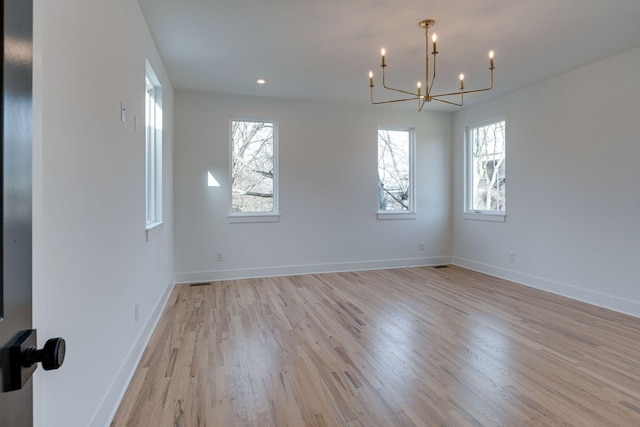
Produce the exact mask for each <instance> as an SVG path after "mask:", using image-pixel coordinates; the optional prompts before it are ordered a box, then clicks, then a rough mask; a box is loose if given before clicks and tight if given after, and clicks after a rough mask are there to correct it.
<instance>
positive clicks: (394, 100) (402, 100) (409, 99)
mask: <svg viewBox="0 0 640 427" xmlns="http://www.w3.org/2000/svg"><path fill="white" fill-rule="evenodd" d="M414 99H417V97H416V98H404V99H392V100H390V101H374V100H373V91H372V93H371V103H372V104H374V105H378V104H391V103H393V102H404V101H413V100H414Z"/></svg>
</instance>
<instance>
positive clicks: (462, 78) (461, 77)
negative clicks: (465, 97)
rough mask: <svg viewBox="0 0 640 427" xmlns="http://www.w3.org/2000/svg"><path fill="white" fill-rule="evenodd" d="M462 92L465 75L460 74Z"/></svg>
mask: <svg viewBox="0 0 640 427" xmlns="http://www.w3.org/2000/svg"><path fill="white" fill-rule="evenodd" d="M460 90H464V74H462V73H460Z"/></svg>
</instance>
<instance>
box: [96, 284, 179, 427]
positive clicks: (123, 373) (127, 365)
mask: <svg viewBox="0 0 640 427" xmlns="http://www.w3.org/2000/svg"><path fill="white" fill-rule="evenodd" d="M174 286H175V278H174V277H171V279H170V280H169V283H168V284H167V286H166V287H165V289H164V292H163V293H162V295H161V296H160V299H159V300H158V302H157V304H156V306H155V307H154V308H153V311H152V312H151V315H150V316H149V319H148V320H147V323H146V324H145V325H144V327H143V328H142V330H141V331H140V335H138V338H137V339H136V341H135V342H134V344H133V345H132V347H131V350H130V351H129V354H128V355H127V358H126V359H125V361H124V363H123V364H122V366H121V367H120V369H119V370H118V374H117V375H116V377H115V379H114V380H113V382H112V383H111V386H110V387H109V391H108V392H107V394H106V395H105V397H104V399H102V402H101V403H100V406H99V407H98V410H97V411H96V414H95V415H94V417H93V420H91V423H90V426H92V427H98V426H99V427H108V426H109V425H110V424H111V421H112V420H113V417H114V416H115V415H116V412H117V410H118V406H120V402H121V401H122V398H123V397H124V394H125V392H126V391H127V387H128V386H129V382H131V378H133V374H134V373H135V371H136V368H137V367H138V364H139V363H140V359H142V354H143V353H144V350H145V348H146V347H147V344H148V343H149V340H150V339H151V335H153V331H154V330H155V328H156V325H157V324H158V321H159V320H160V316H161V315H162V312H163V311H164V307H165V306H166V304H167V301H168V300H169V296H170V295H171V292H172V291H173V287H174Z"/></svg>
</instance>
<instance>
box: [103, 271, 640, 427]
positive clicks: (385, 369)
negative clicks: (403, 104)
mask: <svg viewBox="0 0 640 427" xmlns="http://www.w3.org/2000/svg"><path fill="white" fill-rule="evenodd" d="M169 301H170V302H169V303H168V305H167V307H166V309H165V312H164V313H163V315H162V318H161V320H160V322H159V323H158V326H157V328H156V331H155V332H154V335H153V337H152V338H151V341H150V342H149V346H148V347H147V349H146V350H145V353H144V355H143V357H142V360H141V362H140V366H139V367H138V369H137V371H136V373H135V375H134V378H133V379H132V381H131V384H130V386H129V389H128V390H127V393H126V394H125V396H124V398H123V401H122V403H121V405H120V408H119V410H118V412H117V414H116V416H115V418H114V420H113V423H112V426H113V427H118V426H154V427H155V426H174V427H175V426H188V427H191V426H209V427H216V426H224V427H229V426H291V427H299V426H317V427H320V426H327V427H332V426H344V427H351V426H366V427H371V426H384V427H388V426H520V425H522V426H560V425H562V426H637V425H640V384H639V381H638V380H639V378H640V319H637V318H633V317H630V316H625V315H622V314H620V313H615V312H612V311H608V310H605V309H602V308H598V307H594V306H591V305H588V304H584V303H580V302H578V301H574V300H570V299H567V298H563V297H560V296H557V295H552V294H549V293H545V292H541V291H538V290H535V289H532V288H527V287H524V286H520V285H516V284H514V283H511V282H508V281H505V280H501V279H497V278H493V277H490V276H486V275H483V274H480V273H475V272H471V271H469V270H465V269H462V268H458V267H447V268H441V269H435V268H427V267H425V268H408V269H396V270H381V271H365V272H350V273H332V274H317V275H306V276H292V277H271V278H265V279H248V280H237V281H225V282H216V283H212V284H210V285H202V286H194V287H190V286H187V285H180V286H176V288H175V290H174V292H173V294H172V296H171V298H170V299H169Z"/></svg>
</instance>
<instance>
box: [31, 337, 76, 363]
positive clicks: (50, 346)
mask: <svg viewBox="0 0 640 427" xmlns="http://www.w3.org/2000/svg"><path fill="white" fill-rule="evenodd" d="M65 350H66V344H65V342H64V339H62V338H51V339H50V340H48V341H47V342H46V343H45V344H44V347H43V348H42V349H41V350H38V349H37V348H36V347H28V348H27V349H26V350H24V352H23V353H22V366H24V367H25V368H28V367H30V366H33V365H35V364H36V363H42V368H43V369H44V370H45V371H51V370H53V369H58V368H59V367H60V366H62V363H63V362H64V353H65Z"/></svg>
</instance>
